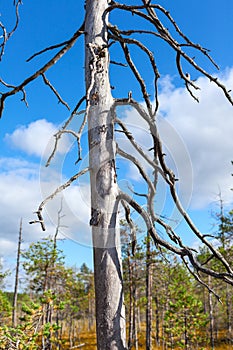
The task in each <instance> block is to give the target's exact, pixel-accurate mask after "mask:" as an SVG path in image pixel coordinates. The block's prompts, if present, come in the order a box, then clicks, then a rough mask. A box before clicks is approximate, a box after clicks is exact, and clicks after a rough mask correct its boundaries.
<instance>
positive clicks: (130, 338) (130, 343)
mask: <svg viewBox="0 0 233 350" xmlns="http://www.w3.org/2000/svg"><path fill="white" fill-rule="evenodd" d="M127 264H128V274H129V334H128V350H131V349H132V347H133V329H134V327H133V326H134V324H133V322H134V305H133V271H132V269H133V265H132V262H131V259H130V252H129V248H128V249H127ZM134 278H135V276H134Z"/></svg>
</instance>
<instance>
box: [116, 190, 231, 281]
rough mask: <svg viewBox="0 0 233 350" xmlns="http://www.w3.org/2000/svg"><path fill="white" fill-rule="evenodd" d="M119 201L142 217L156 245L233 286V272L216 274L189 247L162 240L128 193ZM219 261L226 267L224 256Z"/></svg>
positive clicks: (122, 193)
mask: <svg viewBox="0 0 233 350" xmlns="http://www.w3.org/2000/svg"><path fill="white" fill-rule="evenodd" d="M119 200H125V201H126V202H128V204H129V205H130V206H131V207H133V208H134V209H135V210H136V211H137V212H138V214H140V216H141V217H142V218H143V220H144V222H145V224H146V226H147V230H148V232H149V233H150V235H151V237H152V239H153V241H154V243H155V244H156V245H157V244H158V245H160V246H162V247H164V248H166V249H168V250H169V251H171V252H173V253H175V254H177V255H179V256H180V257H185V256H186V257H187V258H188V259H189V261H190V263H191V265H192V266H193V267H194V268H195V269H196V270H197V271H201V272H203V273H205V274H207V275H210V276H213V277H215V278H219V279H222V280H224V281H225V282H228V283H229V284H231V285H233V272H232V271H231V270H230V269H229V270H228V269H227V271H228V272H216V271H213V270H211V269H209V268H206V267H204V266H202V265H201V264H200V263H199V262H198V260H197V259H196V258H195V256H194V255H193V252H192V249H191V248H189V247H185V246H184V247H183V248H178V247H176V246H174V245H172V244H170V243H168V242H167V241H165V240H163V239H162V238H160V237H159V235H158V234H157V233H156V230H155V228H154V226H153V224H152V221H151V218H150V215H149V214H148V213H147V212H146V211H145V210H144V209H143V208H142V207H141V206H140V205H139V204H138V203H137V202H136V201H135V200H133V199H132V198H131V197H130V196H129V195H128V194H127V193H124V192H120V194H119ZM218 259H219V261H220V262H221V263H222V264H223V265H224V267H226V266H225V263H224V258H223V257H222V256H218Z"/></svg>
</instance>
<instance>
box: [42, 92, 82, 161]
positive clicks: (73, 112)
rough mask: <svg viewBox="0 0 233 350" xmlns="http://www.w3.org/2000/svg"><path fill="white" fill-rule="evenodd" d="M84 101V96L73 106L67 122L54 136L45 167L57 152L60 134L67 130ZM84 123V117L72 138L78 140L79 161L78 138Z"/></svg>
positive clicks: (79, 146) (79, 147)
mask: <svg viewBox="0 0 233 350" xmlns="http://www.w3.org/2000/svg"><path fill="white" fill-rule="evenodd" d="M85 100H86V96H83V97H82V98H81V99H80V100H79V101H78V103H77V105H76V106H75V108H74V110H73V111H72V113H71V115H70V117H69V118H68V119H67V121H66V122H65V123H64V125H63V126H62V127H61V129H60V130H59V131H58V132H57V133H56V134H55V135H54V137H55V143H54V147H53V150H52V153H51V154H50V156H49V158H48V160H47V163H46V165H45V166H46V167H48V166H49V165H50V163H51V160H52V159H53V157H54V156H55V153H56V150H57V146H58V142H59V140H60V138H61V136H62V134H64V132H65V130H66V129H67V127H68V125H69V124H70V123H71V121H72V120H73V118H74V117H75V116H76V115H78V114H79V113H78V109H79V107H80V106H81V105H82V103H83V102H84V101H85ZM85 123H86V117H84V120H83V122H82V124H81V127H80V130H79V132H78V133H75V135H74V134H73V136H75V137H76V138H77V139H78V152H79V157H78V159H81V158H80V157H81V145H80V137H81V133H82V130H83V128H84V125H85Z"/></svg>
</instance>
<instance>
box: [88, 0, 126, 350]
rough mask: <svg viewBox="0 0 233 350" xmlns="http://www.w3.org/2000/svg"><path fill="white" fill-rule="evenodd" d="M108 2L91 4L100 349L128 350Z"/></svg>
mask: <svg viewBox="0 0 233 350" xmlns="http://www.w3.org/2000/svg"><path fill="white" fill-rule="evenodd" d="M108 2H109V1H108V0H87V1H86V19H85V50H86V52H85V53H86V60H85V69H86V98H87V109H86V113H87V117H88V130H89V150H90V153H89V165H90V180H91V220H90V225H91V226H92V236H93V245H94V277H95V296H96V326H97V347H98V349H99V350H105V349H106V350H107V349H108V350H109V349H111V350H113V349H126V346H125V340H126V339H125V338H126V337H125V314H124V303H123V285H122V281H123V279H122V269H121V256H120V230H119V225H118V214H117V212H118V200H117V197H118V186H117V182H116V170H115V153H116V147H115V142H114V122H113V120H114V113H113V108H112V107H113V98H112V94H111V87H110V82H109V52H108V47H107V45H108V38H107V20H108V17H107V16H105V15H104V11H105V9H106V8H107V7H108Z"/></svg>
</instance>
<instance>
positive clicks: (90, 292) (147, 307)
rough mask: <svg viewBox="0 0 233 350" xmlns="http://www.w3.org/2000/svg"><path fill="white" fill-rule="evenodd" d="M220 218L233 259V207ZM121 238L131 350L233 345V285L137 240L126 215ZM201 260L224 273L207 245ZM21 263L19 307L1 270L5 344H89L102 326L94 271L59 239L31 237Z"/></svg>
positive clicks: (224, 248) (0, 319)
mask: <svg viewBox="0 0 233 350" xmlns="http://www.w3.org/2000/svg"><path fill="white" fill-rule="evenodd" d="M218 219H219V225H218V227H219V229H218V232H217V234H216V238H217V239H218V240H219V242H221V243H220V245H219V248H218V249H219V250H220V251H221V253H222V254H223V256H225V257H226V258H227V259H228V261H229V262H232V259H233V254H232V253H233V251H232V250H233V247H232V235H233V211H230V212H229V213H228V214H227V215H224V214H223V213H220V214H219V215H218ZM121 238H122V246H123V255H122V260H123V274H124V281H125V282H124V293H125V307H126V317H127V319H126V321H127V342H128V344H127V348H128V349H142V348H143V349H147V350H149V349H163V350H168V349H201V348H203V349H204V348H205V347H206V346H209V348H211V349H215V348H218V345H219V344H221V343H225V344H229V346H230V344H232V343H233V337H232V323H233V293H232V286H231V285H228V284H227V285H226V284H224V282H222V281H221V280H217V279H214V278H212V277H211V276H207V277H205V276H200V277H201V279H202V281H203V283H202V284H200V283H199V281H198V280H197V279H196V275H193V274H191V273H190V272H189V271H188V269H187V267H186V266H184V264H183V263H182V262H181V261H180V260H179V259H178V258H177V257H176V256H173V255H172V254H171V253H170V252H169V251H167V250H165V249H159V248H156V247H155V246H153V245H151V244H150V240H151V238H150V237H149V236H146V237H143V238H141V239H139V240H138V241H135V240H134V241H132V237H131V235H130V227H129V225H128V224H127V222H125V221H122V222H121ZM198 259H199V261H200V263H201V264H203V265H207V266H209V267H211V269H213V270H216V271H218V269H219V267H218V261H217V259H215V258H214V257H213V256H211V255H210V254H209V252H208V251H207V250H206V249H205V248H203V249H202V250H201V253H200V254H199V256H198ZM20 261H21V265H22V267H23V271H21V273H20V274H21V277H20V276H19V277H20V278H22V279H23V284H24V285H25V286H26V287H25V288H24V291H23V292H22V291H21V293H19V294H18V298H17V304H16V305H14V300H15V295H14V293H13V292H6V291H4V288H3V286H4V279H5V278H6V276H7V273H3V272H1V274H0V280H1V291H0V324H1V325H0V349H46V350H47V349H49V350H52V349H72V348H75V347H77V346H82V344H81V343H80V333H81V332H82V331H84V330H85V331H86V332H93V330H94V328H95V307H94V305H95V291H94V274H93V272H92V270H91V269H90V268H89V267H87V265H86V264H83V265H82V266H81V267H80V268H75V267H67V266H66V265H65V257H64V254H63V252H62V250H60V249H59V248H58V246H57V240H56V237H47V238H44V239H42V240H40V241H38V242H35V243H32V244H31V245H30V246H29V248H28V249H27V250H26V251H24V252H20ZM1 271H2V268H1ZM205 283H206V285H205ZM21 288H22V286H21ZM16 292H17V291H16ZM13 306H14V307H13Z"/></svg>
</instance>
